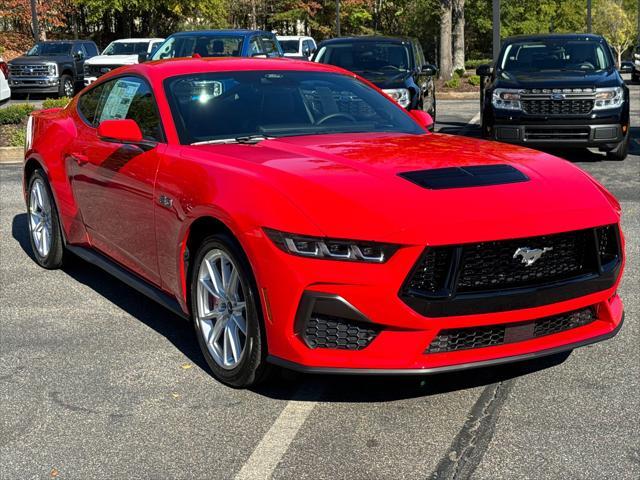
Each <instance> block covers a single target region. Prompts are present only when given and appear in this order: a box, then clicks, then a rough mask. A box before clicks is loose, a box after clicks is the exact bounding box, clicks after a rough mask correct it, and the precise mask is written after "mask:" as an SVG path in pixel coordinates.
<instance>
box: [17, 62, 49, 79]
mask: <svg viewBox="0 0 640 480" xmlns="http://www.w3.org/2000/svg"><path fill="white" fill-rule="evenodd" d="M9 71H10V73H11V75H12V76H14V77H46V76H48V75H49V66H48V65H13V64H12V65H10V67H9Z"/></svg>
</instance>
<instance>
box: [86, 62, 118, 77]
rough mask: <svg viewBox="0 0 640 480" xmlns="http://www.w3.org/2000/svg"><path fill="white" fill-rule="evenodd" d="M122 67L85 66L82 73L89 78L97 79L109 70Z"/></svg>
mask: <svg viewBox="0 0 640 480" xmlns="http://www.w3.org/2000/svg"><path fill="white" fill-rule="evenodd" d="M121 66H122V65H87V64H85V69H84V73H85V75H89V76H91V77H99V76H100V75H104V74H105V73H109V72H110V71H111V70H115V69H116V68H120V67H121Z"/></svg>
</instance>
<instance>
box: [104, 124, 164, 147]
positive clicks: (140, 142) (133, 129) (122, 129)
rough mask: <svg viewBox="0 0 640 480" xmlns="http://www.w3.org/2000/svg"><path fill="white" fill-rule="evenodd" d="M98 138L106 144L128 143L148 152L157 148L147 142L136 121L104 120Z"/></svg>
mask: <svg viewBox="0 0 640 480" xmlns="http://www.w3.org/2000/svg"><path fill="white" fill-rule="evenodd" d="M98 137H100V139H101V140H102V141H105V142H113V143H127V144H132V145H137V146H139V147H140V148H142V149H143V150H148V149H150V148H153V147H154V146H155V143H154V142H152V141H150V140H145V139H144V137H143V136H142V130H140V127H139V126H138V124H137V123H136V121H135V120H131V119H122V120H104V121H102V122H100V125H98Z"/></svg>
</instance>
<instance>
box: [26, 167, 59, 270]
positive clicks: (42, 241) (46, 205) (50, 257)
mask: <svg viewBox="0 0 640 480" xmlns="http://www.w3.org/2000/svg"><path fill="white" fill-rule="evenodd" d="M27 208H28V216H29V240H30V242H31V249H32V250H33V256H34V258H35V260H36V262H37V263H38V265H40V266H41V267H44V268H47V269H56V268H60V267H61V266H62V264H63V259H64V243H63V239H62V231H61V226H60V219H59V218H58V210H57V209H56V205H55V202H54V201H53V195H52V194H51V187H50V186H49V182H48V181H47V177H46V176H45V174H44V171H42V170H41V169H38V170H36V171H35V172H34V173H33V175H31V179H30V180H29V198H28V201H27Z"/></svg>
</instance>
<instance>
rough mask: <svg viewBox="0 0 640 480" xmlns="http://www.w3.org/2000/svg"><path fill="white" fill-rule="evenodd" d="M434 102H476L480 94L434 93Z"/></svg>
mask: <svg viewBox="0 0 640 480" xmlns="http://www.w3.org/2000/svg"><path fill="white" fill-rule="evenodd" d="M436 100H478V101H480V92H436Z"/></svg>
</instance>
